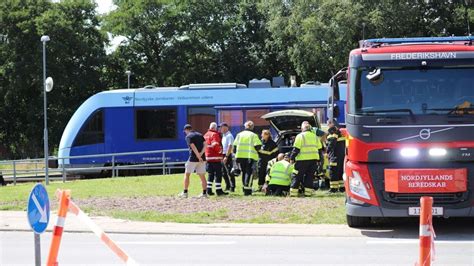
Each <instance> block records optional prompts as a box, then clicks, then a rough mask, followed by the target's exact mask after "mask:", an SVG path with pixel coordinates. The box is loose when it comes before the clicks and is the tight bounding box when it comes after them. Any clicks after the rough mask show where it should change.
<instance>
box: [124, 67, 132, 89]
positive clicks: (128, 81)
mask: <svg viewBox="0 0 474 266" xmlns="http://www.w3.org/2000/svg"><path fill="white" fill-rule="evenodd" d="M125 74H127V84H128V85H127V88H128V89H130V75H132V71H130V70H127V71H125Z"/></svg>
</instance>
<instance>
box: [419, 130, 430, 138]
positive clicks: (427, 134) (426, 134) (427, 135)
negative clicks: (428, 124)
mask: <svg viewBox="0 0 474 266" xmlns="http://www.w3.org/2000/svg"><path fill="white" fill-rule="evenodd" d="M419 136H420V139H422V140H427V139H429V138H430V137H431V129H429V128H423V129H422V130H420V134H419Z"/></svg>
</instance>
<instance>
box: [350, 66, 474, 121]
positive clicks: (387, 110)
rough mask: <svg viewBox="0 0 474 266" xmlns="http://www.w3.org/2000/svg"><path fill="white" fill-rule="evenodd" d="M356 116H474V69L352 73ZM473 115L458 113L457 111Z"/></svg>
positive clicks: (402, 69) (373, 69) (363, 69)
mask: <svg viewBox="0 0 474 266" xmlns="http://www.w3.org/2000/svg"><path fill="white" fill-rule="evenodd" d="M351 71H352V73H351V74H352V77H353V78H355V81H356V82H354V83H353V86H351V92H350V94H351V97H350V99H351V100H350V101H351V103H350V106H351V110H350V112H351V113H353V114H356V115H378V114H380V115H397V116H399V115H412V116H413V115H430V114H447V113H450V114H453V113H454V114H463V115H464V114H474V67H473V66H469V67H465V66H462V67H461V66H459V67H449V68H421V69H420V68H370V69H369V68H359V69H352V70H351ZM460 109H462V110H469V111H470V112H459V111H458V110H460Z"/></svg>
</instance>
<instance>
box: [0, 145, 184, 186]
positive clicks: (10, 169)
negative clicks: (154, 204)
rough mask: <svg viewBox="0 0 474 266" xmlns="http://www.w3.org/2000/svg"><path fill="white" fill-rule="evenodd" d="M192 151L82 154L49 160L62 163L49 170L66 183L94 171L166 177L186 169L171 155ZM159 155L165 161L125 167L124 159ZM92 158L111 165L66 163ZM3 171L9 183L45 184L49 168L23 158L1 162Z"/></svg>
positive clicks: (54, 176) (39, 161)
mask: <svg viewBox="0 0 474 266" xmlns="http://www.w3.org/2000/svg"><path fill="white" fill-rule="evenodd" d="M185 151H188V150H187V149H173V150H154V151H140V152H121V153H107V154H93V155H80V156H69V157H60V158H56V157H49V159H48V161H50V162H51V161H57V162H58V163H59V167H58V168H51V167H49V168H48V171H49V177H50V180H62V181H63V182H65V181H66V180H67V177H68V173H81V172H82V173H87V172H89V173H91V172H102V171H111V174H112V177H116V176H118V175H119V171H121V170H148V169H149V170H152V169H155V170H156V169H158V170H161V172H162V173H163V174H166V173H171V170H173V169H182V168H184V163H185V162H184V161H169V160H168V158H167V154H168V155H169V154H170V153H179V152H185ZM147 154H157V155H159V156H158V157H157V158H161V162H153V163H139V164H122V163H120V160H118V159H119V158H120V157H125V156H132V155H147ZM92 158H109V159H110V165H91V166H84V167H74V166H70V165H69V164H64V162H68V161H69V160H74V159H92ZM0 171H1V172H2V174H3V177H4V179H5V181H7V182H13V184H14V185H16V183H17V182H21V181H41V180H43V179H44V178H45V166H44V159H43V158H37V159H22V160H9V161H0Z"/></svg>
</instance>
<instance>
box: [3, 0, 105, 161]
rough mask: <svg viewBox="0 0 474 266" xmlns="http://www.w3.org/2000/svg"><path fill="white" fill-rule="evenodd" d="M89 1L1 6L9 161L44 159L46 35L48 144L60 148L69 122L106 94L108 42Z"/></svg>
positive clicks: (9, 0) (39, 0) (33, 0)
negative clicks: (92, 97) (94, 96)
mask: <svg viewBox="0 0 474 266" xmlns="http://www.w3.org/2000/svg"><path fill="white" fill-rule="evenodd" d="M98 26H99V20H98V17H97V14H96V13H95V4H94V3H93V2H91V1H85V0H84V1H73V0H63V1H61V2H59V3H51V2H50V1H46V0H27V1H14V0H6V1H1V2H0V34H3V35H6V36H7V38H8V43H3V44H2V47H1V52H0V59H1V61H0V73H2V76H1V79H0V99H1V100H2V104H1V106H0V116H1V118H0V119H1V120H0V121H1V122H0V131H1V132H2V134H1V135H0V141H1V142H2V143H5V144H4V149H5V151H6V154H4V156H5V155H7V156H8V157H27V156H35V157H36V156H42V150H43V149H42V147H43V145H42V143H43V111H42V110H43V97H42V91H43V84H42V82H43V80H42V49H41V47H42V43H41V42H40V37H41V35H43V34H47V35H49V36H50V37H51V41H50V42H48V43H47V70H48V76H51V77H53V78H54V80H55V87H54V90H53V91H52V92H51V93H48V99H49V100H48V110H49V111H48V122H49V132H50V135H49V136H50V138H49V139H50V143H51V144H50V145H51V147H57V146H58V143H59V140H60V137H61V134H62V131H63V130H64V127H65V126H66V123H67V121H68V120H69V118H70V117H71V115H72V113H73V112H74V111H75V110H76V109H77V107H78V106H79V105H80V104H81V103H82V102H83V101H84V100H85V99H86V98H87V97H89V96H90V95H91V94H93V93H95V92H97V91H100V90H102V89H104V87H105V85H104V81H103V80H102V78H101V76H102V75H101V74H102V72H103V70H104V69H103V67H104V63H105V49H104V44H105V43H106V41H107V39H106V38H105V35H103V34H102V33H100V31H99V30H98Z"/></svg>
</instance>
